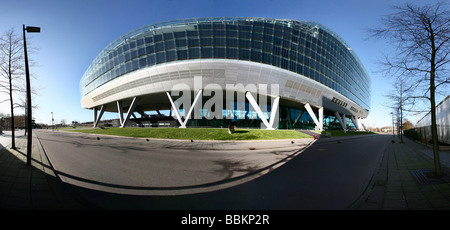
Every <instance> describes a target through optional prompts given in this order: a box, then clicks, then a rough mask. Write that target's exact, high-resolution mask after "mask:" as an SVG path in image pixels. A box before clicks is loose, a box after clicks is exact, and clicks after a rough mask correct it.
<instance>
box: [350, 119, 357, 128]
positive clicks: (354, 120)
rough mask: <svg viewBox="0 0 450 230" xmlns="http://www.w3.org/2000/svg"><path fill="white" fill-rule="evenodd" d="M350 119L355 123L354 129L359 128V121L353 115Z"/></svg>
mask: <svg viewBox="0 0 450 230" xmlns="http://www.w3.org/2000/svg"><path fill="white" fill-rule="evenodd" d="M350 118H351V119H352V122H353V124H354V125H355V128H356V130H359V122H358V119H357V118H356V117H355V116H351V117H350Z"/></svg>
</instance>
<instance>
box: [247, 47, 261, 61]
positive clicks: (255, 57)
mask: <svg viewBox="0 0 450 230" xmlns="http://www.w3.org/2000/svg"><path fill="white" fill-rule="evenodd" d="M261 55H262V54H261V52H260V51H257V50H253V49H252V51H251V56H250V59H251V60H252V61H255V62H261Z"/></svg>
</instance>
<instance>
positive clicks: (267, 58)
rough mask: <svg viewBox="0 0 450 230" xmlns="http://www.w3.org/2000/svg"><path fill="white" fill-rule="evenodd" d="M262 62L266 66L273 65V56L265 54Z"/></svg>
mask: <svg viewBox="0 0 450 230" xmlns="http://www.w3.org/2000/svg"><path fill="white" fill-rule="evenodd" d="M262 62H263V63H265V64H272V54H270V53H265V52H263V53H262Z"/></svg>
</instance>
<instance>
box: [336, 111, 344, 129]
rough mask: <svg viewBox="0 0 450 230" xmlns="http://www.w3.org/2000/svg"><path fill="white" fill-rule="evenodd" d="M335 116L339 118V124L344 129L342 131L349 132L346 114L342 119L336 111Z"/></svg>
mask: <svg viewBox="0 0 450 230" xmlns="http://www.w3.org/2000/svg"><path fill="white" fill-rule="evenodd" d="M334 115H335V116H336V117H337V119H338V120H339V123H340V124H341V127H342V129H343V130H344V131H347V124H346V121H345V114H342V117H341V115H339V113H338V112H337V111H336V112H335V113H334Z"/></svg>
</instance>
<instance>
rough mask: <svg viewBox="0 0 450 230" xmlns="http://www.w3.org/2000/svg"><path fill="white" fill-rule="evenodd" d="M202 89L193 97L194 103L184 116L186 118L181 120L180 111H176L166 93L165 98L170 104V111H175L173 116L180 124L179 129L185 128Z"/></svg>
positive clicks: (168, 94)
mask: <svg viewBox="0 0 450 230" xmlns="http://www.w3.org/2000/svg"><path fill="white" fill-rule="evenodd" d="M202 91H203V90H202V89H200V90H199V91H198V93H197V95H196V96H195V99H194V102H193V103H192V105H191V108H189V112H188V113H187V114H186V117H185V118H184V121H183V119H182V118H181V115H180V111H179V110H178V108H177V107H176V106H175V103H173V100H172V97H171V96H170V93H169V92H166V94H167V97H168V98H169V101H170V104H171V105H172V109H173V110H174V111H175V115H176V117H177V120H178V122H179V123H180V125H181V126H180V128H186V124H187V122H188V121H189V119H190V117H191V113H192V111H193V110H194V107H195V105H196V104H197V102H198V100H199V98H200V97H201V95H202Z"/></svg>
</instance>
